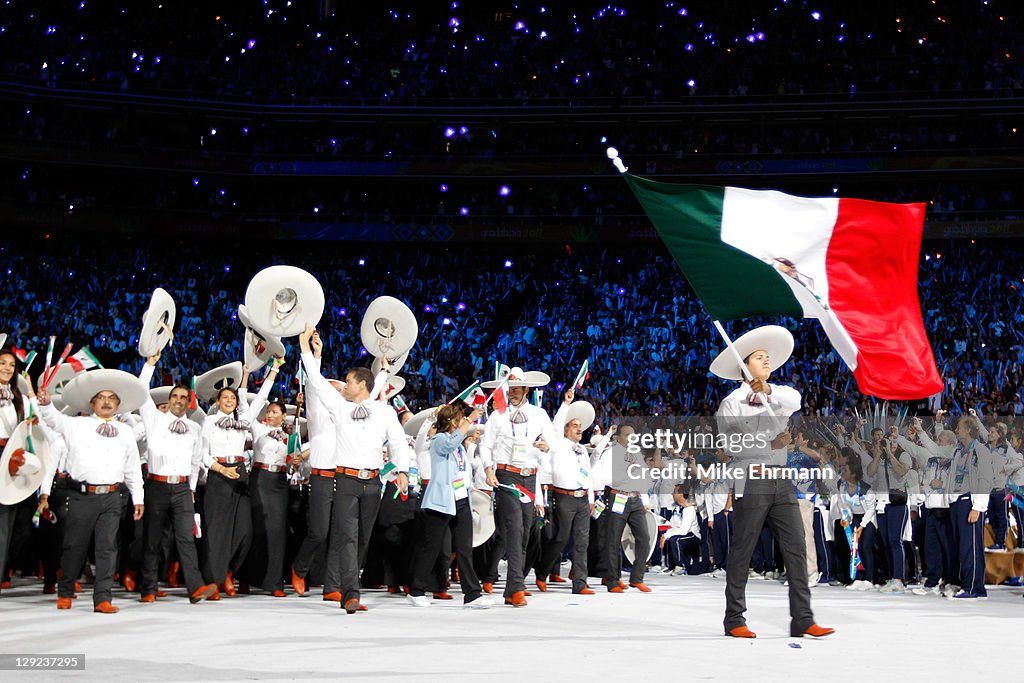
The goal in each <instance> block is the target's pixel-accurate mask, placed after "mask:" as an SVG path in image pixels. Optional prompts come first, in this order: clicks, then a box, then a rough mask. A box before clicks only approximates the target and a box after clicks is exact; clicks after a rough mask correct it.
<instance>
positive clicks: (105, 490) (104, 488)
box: [96, 485, 110, 493]
mask: <svg viewBox="0 0 1024 683" xmlns="http://www.w3.org/2000/svg"><path fill="white" fill-rule="evenodd" d="M96 493H110V487H109V486H106V485H104V486H97V487H96Z"/></svg>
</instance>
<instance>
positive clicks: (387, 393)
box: [380, 377, 405, 401]
mask: <svg viewBox="0 0 1024 683" xmlns="http://www.w3.org/2000/svg"><path fill="white" fill-rule="evenodd" d="M402 389H405V378H404V377H388V381H387V383H386V384H385V385H384V388H383V389H381V391H380V398H381V400H382V401H390V400H391V399H392V398H394V397H395V396H398V394H400V393H402Z"/></svg>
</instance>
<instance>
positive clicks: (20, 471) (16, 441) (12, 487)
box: [0, 421, 50, 505]
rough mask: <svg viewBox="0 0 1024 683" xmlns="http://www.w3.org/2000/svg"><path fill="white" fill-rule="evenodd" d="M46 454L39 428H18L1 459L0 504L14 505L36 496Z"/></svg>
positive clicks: (8, 441)
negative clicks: (34, 494)
mask: <svg viewBox="0 0 1024 683" xmlns="http://www.w3.org/2000/svg"><path fill="white" fill-rule="evenodd" d="M49 454H50V444H49V442H48V441H47V440H46V436H45V435H44V434H43V430H42V429H40V428H39V425H30V424H29V423H28V422H27V421H25V422H22V423H21V424H19V425H18V426H17V427H16V428H15V429H14V434H12V435H11V438H10V439H8V440H7V445H6V446H5V447H4V452H3V456H0V503H2V504H4V505H17V504H18V503H20V502H21V501H23V500H25V499H26V498H28V497H29V496H31V495H32V494H33V493H35V491H36V489H38V488H39V485H40V484H41V483H42V481H43V476H44V475H45V474H46V463H47V460H48V458H49Z"/></svg>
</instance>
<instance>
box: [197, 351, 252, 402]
mask: <svg viewBox="0 0 1024 683" xmlns="http://www.w3.org/2000/svg"><path fill="white" fill-rule="evenodd" d="M241 383H242V362H241V361H237V360H236V361H235V362H234V363H228V364H227V365H221V366H220V367H219V368H214V369H213V370H209V371H207V372H204V373H203V374H201V375H199V377H196V396H198V397H199V400H200V401H203V402H204V403H213V401H215V400H216V399H217V394H218V393H220V390H221V389H234V390H236V391H237V390H238V386H239V385H240V384H241Z"/></svg>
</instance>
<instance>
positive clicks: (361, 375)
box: [345, 365, 374, 391]
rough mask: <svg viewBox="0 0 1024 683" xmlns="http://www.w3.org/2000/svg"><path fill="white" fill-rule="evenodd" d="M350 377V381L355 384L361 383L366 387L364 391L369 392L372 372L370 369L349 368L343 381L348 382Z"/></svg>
mask: <svg viewBox="0 0 1024 683" xmlns="http://www.w3.org/2000/svg"><path fill="white" fill-rule="evenodd" d="M349 375H352V379H353V380H355V381H356V382H362V383H363V384H365V385H366V390H367V391H370V389H372V388H373V379H374V377H373V372H372V371H371V370H370V368H364V367H362V366H359V365H357V366H355V367H351V368H349V369H348V370H346V371H345V379H346V381H347V380H348V376H349Z"/></svg>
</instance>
